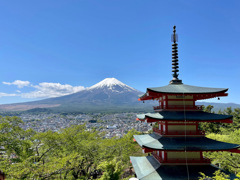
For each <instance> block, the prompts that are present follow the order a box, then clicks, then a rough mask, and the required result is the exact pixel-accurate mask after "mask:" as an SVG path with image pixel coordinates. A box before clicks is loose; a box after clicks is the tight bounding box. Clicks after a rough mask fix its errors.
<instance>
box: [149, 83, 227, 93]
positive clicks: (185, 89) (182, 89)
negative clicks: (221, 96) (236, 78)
mask: <svg viewBox="0 0 240 180" xmlns="http://www.w3.org/2000/svg"><path fill="white" fill-rule="evenodd" d="M147 90H151V91H154V92H159V93H177V94H178V93H180V94H182V93H184V94H189V93H190V94H201V93H219V92H226V91H227V90H228V88H210V87H199V86H191V85H186V84H169V85H167V86H162V87H153V88H147Z"/></svg>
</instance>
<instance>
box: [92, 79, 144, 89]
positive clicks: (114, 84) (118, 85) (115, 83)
mask: <svg viewBox="0 0 240 180" xmlns="http://www.w3.org/2000/svg"><path fill="white" fill-rule="evenodd" d="M94 89H102V90H103V89H105V90H110V91H112V92H118V93H124V92H140V91H138V90H136V89H134V88H132V87H130V86H128V85H126V84H124V83H122V82H121V81H119V80H117V79H116V78H106V79H104V80H102V81H100V82H99V83H97V84H95V85H93V86H91V87H89V88H87V90H94ZM140 93H141V92H140Z"/></svg>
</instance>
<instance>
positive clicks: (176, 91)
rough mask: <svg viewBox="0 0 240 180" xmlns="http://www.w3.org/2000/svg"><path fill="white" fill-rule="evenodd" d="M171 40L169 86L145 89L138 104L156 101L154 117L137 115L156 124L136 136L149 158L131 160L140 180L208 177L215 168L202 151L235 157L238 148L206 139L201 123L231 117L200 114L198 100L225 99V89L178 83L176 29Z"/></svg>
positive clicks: (138, 118) (200, 107)
mask: <svg viewBox="0 0 240 180" xmlns="http://www.w3.org/2000/svg"><path fill="white" fill-rule="evenodd" d="M173 28H174V30H173V36H172V41H173V44H172V65H173V66H172V69H173V70H172V72H173V79H172V80H171V81H170V83H169V85H167V86H163V87H156V88H147V91H146V93H145V94H144V95H142V96H141V97H140V98H139V100H140V101H145V100H157V101H158V102H159V106H156V107H154V111H155V113H147V114H140V115H137V120H139V121H145V122H147V123H153V122H156V123H157V125H158V126H157V128H156V127H155V128H153V133H152V134H147V135H135V136H134V139H135V141H137V143H138V144H139V145H140V146H141V147H142V149H143V152H145V153H149V154H150V153H151V154H152V155H151V156H145V157H130V159H131V162H132V165H133V167H134V170H135V173H136V175H137V178H138V179H140V180H180V179H181V180H185V179H186V180H190V179H191V180H192V179H198V177H199V176H200V174H199V172H203V173H204V174H206V175H208V176H211V175H212V174H213V173H214V172H215V171H216V170H218V168H217V167H215V166H213V165H211V162H210V160H209V159H206V158H204V157H203V152H204V151H230V152H236V153H238V152H239V150H238V149H237V148H239V147H240V146H239V145H237V144H230V143H224V142H220V141H216V140H213V139H209V138H206V137H205V134H204V132H203V131H200V130H199V128H198V127H199V123H200V122H209V123H212V122H220V123H232V116H230V115H220V114H213V113H207V112H203V110H202V106H198V105H196V104H195V102H196V101H197V100H202V99H209V98H214V97H221V96H227V95H228V94H227V93H226V92H227V90H228V89H225V88H207V87H197V86H190V85H186V84H183V83H182V80H180V79H178V72H179V70H178V68H179V67H178V49H177V45H178V44H177V35H176V26H174V27H173Z"/></svg>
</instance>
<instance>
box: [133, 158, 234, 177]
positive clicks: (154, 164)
mask: <svg viewBox="0 0 240 180" xmlns="http://www.w3.org/2000/svg"><path fill="white" fill-rule="evenodd" d="M130 159H131V163H132V165H133V168H134V170H135V172H136V175H137V178H138V179H139V180H153V179H154V180H173V179H174V180H189V179H190V180H193V179H199V177H200V176H201V175H200V172H202V173H204V174H205V175H206V176H209V177H212V176H213V173H214V172H215V171H217V170H220V171H222V170H221V169H219V168H217V167H216V166H213V165H210V164H204V165H198V166H197V168H196V165H187V166H186V164H184V165H177V164H174V165H172V164H171V165H167V164H165V165H164V164H162V163H159V162H158V161H157V159H155V158H154V157H153V156H146V157H133V156H132V157H130ZM234 178H235V176H231V175H230V179H234Z"/></svg>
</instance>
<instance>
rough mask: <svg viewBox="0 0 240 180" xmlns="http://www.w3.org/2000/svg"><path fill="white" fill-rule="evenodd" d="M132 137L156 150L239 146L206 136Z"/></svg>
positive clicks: (147, 135)
mask: <svg viewBox="0 0 240 180" xmlns="http://www.w3.org/2000/svg"><path fill="white" fill-rule="evenodd" d="M134 139H135V140H136V141H137V143H138V144H139V145H140V146H141V147H146V148H150V149H156V150H177V151H183V150H188V151H211V150H230V149H236V148H239V147H240V145H238V144H231V143H225V142H220V141H216V140H213V139H209V138H206V137H166V136H160V135H157V134H155V133H153V134H146V135H134Z"/></svg>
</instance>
